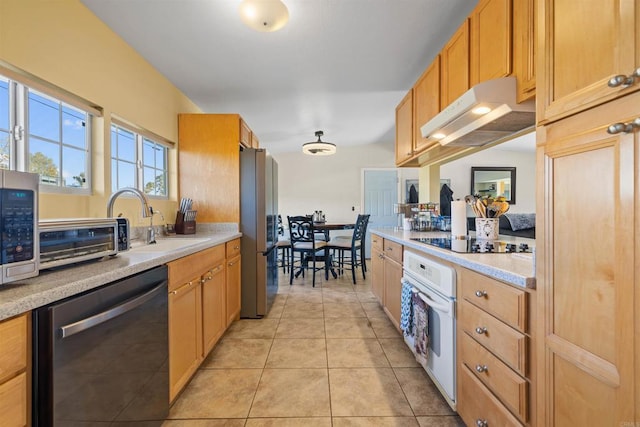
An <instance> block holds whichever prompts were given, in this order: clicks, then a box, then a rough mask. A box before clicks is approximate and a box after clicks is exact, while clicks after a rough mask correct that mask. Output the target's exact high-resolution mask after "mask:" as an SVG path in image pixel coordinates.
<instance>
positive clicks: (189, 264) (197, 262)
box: [167, 245, 225, 291]
mask: <svg viewBox="0 0 640 427" xmlns="http://www.w3.org/2000/svg"><path fill="white" fill-rule="evenodd" d="M224 257H225V245H217V246H214V247H212V248H208V249H205V250H203V251H200V252H197V253H195V254H193V255H189V256H186V257H183V258H179V259H177V260H175V261H171V262H170V263H168V264H167V265H168V266H169V291H172V290H174V289H176V288H177V287H178V286H182V285H183V284H184V283H185V282H187V281H189V280H191V279H192V278H193V276H194V275H202V274H204V273H206V272H207V271H208V270H209V269H210V268H211V266H212V265H213V264H215V263H217V262H222V261H224Z"/></svg>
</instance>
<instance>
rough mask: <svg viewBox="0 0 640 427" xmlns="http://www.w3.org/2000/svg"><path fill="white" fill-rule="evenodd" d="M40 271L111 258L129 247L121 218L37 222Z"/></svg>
mask: <svg viewBox="0 0 640 427" xmlns="http://www.w3.org/2000/svg"><path fill="white" fill-rule="evenodd" d="M38 234H39V237H40V270H44V269H47V268H53V267H59V266H62V265H67V264H74V263H78V262H82V261H88V260H91V259H96V258H102V257H105V256H114V255H117V254H118V252H121V251H125V250H127V249H128V248H129V244H128V239H129V236H128V234H129V223H128V221H127V220H126V219H125V218H80V219H78V218H72V219H50V220H41V221H40V222H39V224H38Z"/></svg>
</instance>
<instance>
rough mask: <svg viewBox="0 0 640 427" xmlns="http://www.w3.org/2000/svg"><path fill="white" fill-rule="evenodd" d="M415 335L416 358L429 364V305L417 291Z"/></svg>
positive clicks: (414, 302)
mask: <svg viewBox="0 0 640 427" xmlns="http://www.w3.org/2000/svg"><path fill="white" fill-rule="evenodd" d="M412 300H413V337H414V343H415V351H414V353H415V355H416V360H417V361H418V363H420V364H421V365H422V366H426V365H427V359H428V356H429V306H428V305H427V303H426V302H424V300H423V299H422V298H420V295H418V293H417V292H415V293H413V296H412Z"/></svg>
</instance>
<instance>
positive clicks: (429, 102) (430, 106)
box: [413, 55, 440, 153]
mask: <svg viewBox="0 0 640 427" xmlns="http://www.w3.org/2000/svg"><path fill="white" fill-rule="evenodd" d="M439 112H440V55H438V56H436V59H435V60H434V61H433V62H432V63H431V65H430V66H429V68H427V70H426V71H425V72H424V74H422V76H421V77H420V78H419V79H418V81H417V82H416V84H415V86H414V87H413V134H414V143H413V148H414V150H415V152H416V153H418V152H420V151H422V150H424V149H425V148H427V146H428V144H427V138H423V137H422V132H421V131H420V128H421V127H422V126H423V125H424V124H425V123H427V122H428V121H429V120H431V119H432V118H433V117H434V116H436V115H437V114H438V113H439Z"/></svg>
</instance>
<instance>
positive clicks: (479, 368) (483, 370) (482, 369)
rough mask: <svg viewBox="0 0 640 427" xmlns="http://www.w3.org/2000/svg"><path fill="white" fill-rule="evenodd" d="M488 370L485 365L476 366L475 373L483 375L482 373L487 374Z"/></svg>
mask: <svg viewBox="0 0 640 427" xmlns="http://www.w3.org/2000/svg"><path fill="white" fill-rule="evenodd" d="M488 370H489V368H488V367H487V365H476V371H477V372H480V373H483V372H487V371H488Z"/></svg>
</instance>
